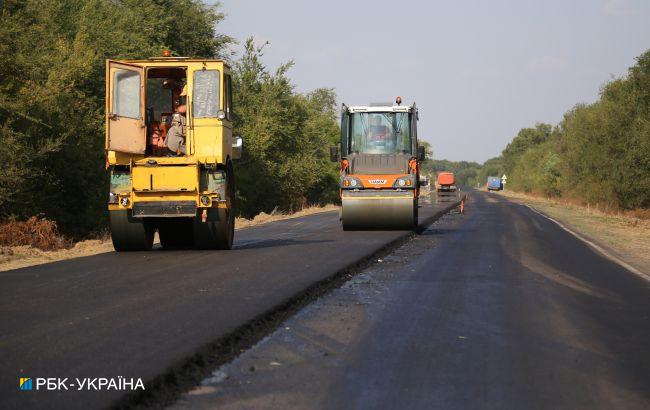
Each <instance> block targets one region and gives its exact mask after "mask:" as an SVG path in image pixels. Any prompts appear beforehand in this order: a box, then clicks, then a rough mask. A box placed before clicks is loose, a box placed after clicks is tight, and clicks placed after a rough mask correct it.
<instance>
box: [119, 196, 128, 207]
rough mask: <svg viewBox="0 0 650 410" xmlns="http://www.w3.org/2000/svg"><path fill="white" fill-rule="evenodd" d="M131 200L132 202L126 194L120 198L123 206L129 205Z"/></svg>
mask: <svg viewBox="0 0 650 410" xmlns="http://www.w3.org/2000/svg"><path fill="white" fill-rule="evenodd" d="M129 202H130V201H129V198H127V197H125V196H124V197H122V198H120V204H121V205H122V206H129Z"/></svg>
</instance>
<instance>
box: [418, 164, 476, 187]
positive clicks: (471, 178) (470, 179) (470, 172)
mask: <svg viewBox="0 0 650 410" xmlns="http://www.w3.org/2000/svg"><path fill="white" fill-rule="evenodd" d="M480 170H481V164H479V163H478V162H469V161H448V160H446V159H427V160H426V161H424V163H423V164H422V171H421V172H422V173H423V174H428V175H430V176H431V181H434V180H435V178H436V175H437V174H438V172H440V171H450V172H453V173H454V177H455V180H456V184H457V185H465V186H476V176H477V174H478V173H479V171H480Z"/></svg>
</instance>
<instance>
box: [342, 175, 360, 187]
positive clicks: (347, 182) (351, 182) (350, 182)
mask: <svg viewBox="0 0 650 410" xmlns="http://www.w3.org/2000/svg"><path fill="white" fill-rule="evenodd" d="M343 188H351V189H363V184H362V183H361V181H360V180H359V179H358V178H355V177H345V178H343Z"/></svg>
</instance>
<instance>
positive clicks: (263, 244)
mask: <svg viewBox="0 0 650 410" xmlns="http://www.w3.org/2000/svg"><path fill="white" fill-rule="evenodd" d="M329 242H334V241H330V240H295V239H270V240H265V241H254V242H249V243H242V244H236V245H235V246H234V247H233V249H261V248H274V247H277V246H291V245H307V244H314V243H329Z"/></svg>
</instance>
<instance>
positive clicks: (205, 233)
mask: <svg viewBox="0 0 650 410" xmlns="http://www.w3.org/2000/svg"><path fill="white" fill-rule="evenodd" d="M226 201H227V204H228V207H227V208H218V209H217V208H211V209H208V210H207V217H206V221H205V222H203V221H202V215H201V214H202V212H203V211H202V210H199V211H198V212H199V214H198V215H197V216H196V218H194V230H193V231H194V246H195V247H197V248H198V249H223V250H228V249H232V244H233V240H234V238H235V176H234V172H233V168H232V163H231V162H228V165H227V166H226Z"/></svg>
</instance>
